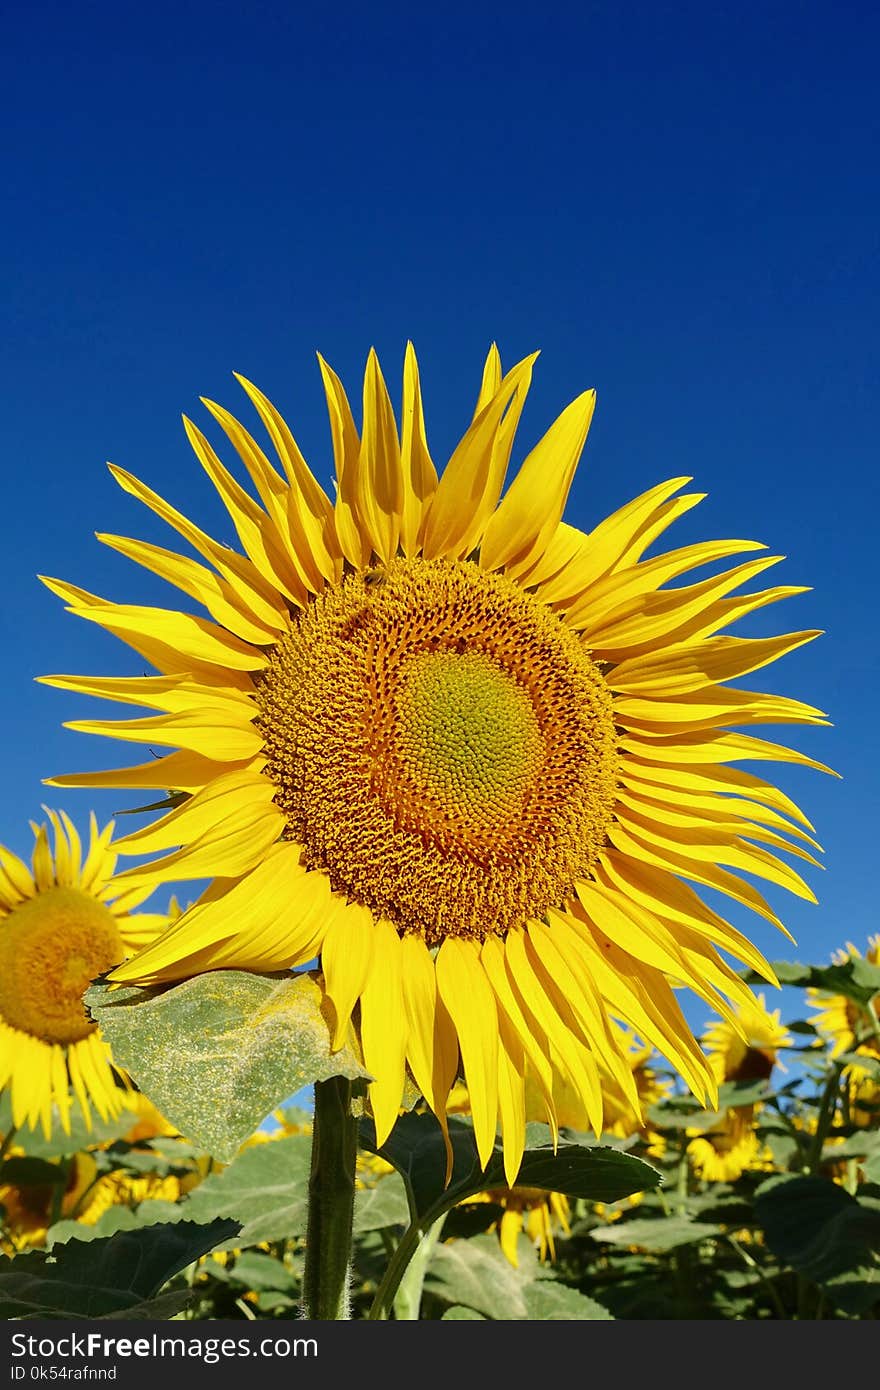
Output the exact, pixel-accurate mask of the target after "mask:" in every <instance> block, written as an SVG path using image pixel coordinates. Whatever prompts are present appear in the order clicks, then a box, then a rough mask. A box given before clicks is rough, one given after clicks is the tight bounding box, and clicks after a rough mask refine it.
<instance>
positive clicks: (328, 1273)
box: [302, 1076, 357, 1322]
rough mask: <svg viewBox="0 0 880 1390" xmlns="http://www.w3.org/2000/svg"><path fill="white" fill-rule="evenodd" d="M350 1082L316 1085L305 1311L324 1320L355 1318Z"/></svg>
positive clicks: (353, 1139)
mask: <svg viewBox="0 0 880 1390" xmlns="http://www.w3.org/2000/svg"><path fill="white" fill-rule="evenodd" d="M351 1101H352V1083H351V1082H350V1081H348V1080H347V1079H346V1078H345V1077H342V1076H332V1077H330V1079H329V1080H328V1081H316V1082H315V1113H314V1126H313V1130H312V1169H311V1175H310V1177H309V1214H308V1224H307V1227H306V1263H305V1272H304V1275H303V1302H302V1311H303V1316H304V1317H306V1318H314V1319H317V1320H319V1321H321V1322H344V1321H346V1320H347V1319H348V1318H349V1317H350V1316H351V1307H350V1303H349V1278H350V1269H351V1240H352V1222H353V1219H354V1179H355V1166H356V1163H357V1119H356V1117H355V1116H354V1115H353V1114H352V1108H351Z"/></svg>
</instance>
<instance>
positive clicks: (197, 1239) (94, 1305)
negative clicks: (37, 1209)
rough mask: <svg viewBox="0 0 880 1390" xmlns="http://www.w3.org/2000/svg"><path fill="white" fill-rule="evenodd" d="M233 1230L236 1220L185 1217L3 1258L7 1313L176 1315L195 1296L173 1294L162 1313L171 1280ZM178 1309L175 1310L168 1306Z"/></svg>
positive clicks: (0, 1296)
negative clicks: (201, 1221) (206, 1221)
mask: <svg viewBox="0 0 880 1390" xmlns="http://www.w3.org/2000/svg"><path fill="white" fill-rule="evenodd" d="M232 1231H233V1223H230V1222H228V1221H219V1222H218V1221H215V1222H212V1223H211V1225H209V1226H196V1225H193V1224H191V1223H189V1222H181V1223H179V1224H178V1225H176V1226H167V1225H162V1226H152V1227H148V1228H145V1229H143V1230H139V1231H125V1232H120V1233H119V1234H118V1235H115V1236H111V1237H110V1239H109V1240H98V1241H78V1240H72V1241H70V1242H69V1243H68V1244H66V1245H60V1246H57V1247H56V1248H55V1249H53V1250H52V1251H51V1252H49V1253H47V1252H46V1251H42V1250H40V1251H33V1252H30V1253H29V1254H25V1255H16V1256H15V1257H14V1259H11V1258H7V1257H6V1256H0V1317H2V1318H22V1317H49V1318H105V1317H112V1316H114V1315H115V1316H117V1317H162V1316H164V1317H172V1316H173V1315H174V1313H175V1312H177V1311H179V1309H180V1308H181V1307H183V1306H185V1304H186V1302H187V1301H188V1300H189V1297H190V1295H189V1291H186V1292H185V1293H184V1294H183V1296H182V1297H181V1295H178V1294H177V1293H176V1292H174V1291H169V1292H171V1293H172V1297H171V1298H170V1299H164V1300H162V1301H161V1302H160V1303H159V1307H160V1308H163V1309H166V1311H164V1312H159V1311H157V1304H156V1301H155V1300H156V1295H157V1294H158V1293H159V1291H160V1289H161V1288H162V1286H163V1285H164V1284H166V1283H167V1282H168V1280H169V1279H171V1278H173V1276H174V1275H175V1274H177V1273H178V1272H179V1271H180V1270H181V1269H184V1268H186V1266H187V1265H189V1264H191V1263H192V1262H193V1260H196V1259H198V1258H199V1256H200V1255H203V1254H205V1253H206V1251H208V1250H210V1249H212V1247H213V1246H214V1245H215V1244H216V1243H217V1242H218V1241H220V1240H222V1239H223V1238H224V1237H229V1236H230V1235H231V1234H232ZM168 1309H173V1311H167V1310H168Z"/></svg>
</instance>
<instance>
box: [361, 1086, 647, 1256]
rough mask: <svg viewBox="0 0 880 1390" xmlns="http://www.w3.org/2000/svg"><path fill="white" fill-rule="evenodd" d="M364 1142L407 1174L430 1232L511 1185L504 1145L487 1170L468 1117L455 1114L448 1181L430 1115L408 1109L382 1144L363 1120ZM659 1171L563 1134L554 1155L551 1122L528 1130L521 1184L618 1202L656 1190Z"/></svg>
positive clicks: (495, 1151)
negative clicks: (451, 1213) (472, 1201)
mask: <svg viewBox="0 0 880 1390" xmlns="http://www.w3.org/2000/svg"><path fill="white" fill-rule="evenodd" d="M360 1135H361V1144H362V1146H363V1147H364V1148H365V1149H368V1150H370V1152H372V1153H378V1154H379V1155H380V1156H381V1157H382V1158H384V1159H386V1160H387V1161H388V1162H389V1163H391V1164H392V1165H393V1166H394V1167H395V1168H396V1169H397V1171H398V1172H399V1173H400V1174H401V1176H402V1177H403V1180H404V1182H405V1183H406V1187H407V1192H408V1193H409V1197H410V1203H411V1206H412V1210H413V1211H414V1212H415V1213H416V1214H417V1216H418V1220H419V1223H420V1225H422V1226H423V1228H425V1229H427V1226H429V1225H431V1224H432V1223H433V1222H434V1221H435V1220H436V1219H437V1217H438V1216H440V1215H441V1214H442V1213H443V1212H444V1211H448V1210H449V1208H450V1207H453V1206H455V1205H457V1203H459V1202H461V1201H463V1200H464V1198H465V1197H470V1196H473V1195H474V1194H475V1193H477V1192H487V1191H491V1190H492V1189H493V1188H498V1187H500V1188H506V1187H507V1179H506V1178H505V1176H504V1163H503V1155H502V1150H501V1146H500V1144H496V1145H495V1148H494V1149H493V1152H492V1155H491V1157H490V1159H489V1163H488V1165H487V1167H486V1169H485V1171H483V1170H482V1168H481V1166H480V1161H479V1157H478V1155H477V1147H476V1143H475V1141H474V1132H473V1126H472V1125H471V1124H470V1122H469V1121H468V1120H466V1119H464V1118H463V1117H462V1116H458V1115H453V1116H450V1119H449V1139H450V1143H451V1145H452V1153H453V1169H452V1177H451V1179H450V1182H449V1184H448V1186H447V1185H446V1181H445V1179H446V1150H445V1148H444V1144H443V1135H442V1132H441V1129H440V1126H439V1124H438V1122H437V1120H436V1119H435V1117H434V1116H433V1115H431V1114H427V1113H426V1114H420V1115H419V1114H414V1113H410V1114H406V1115H401V1116H400V1118H399V1119H398V1120H397V1123H396V1124H395V1126H394V1128H393V1130H392V1131H391V1134H390V1135H389V1137H388V1139H387V1140H386V1142H385V1143H384V1144H383V1145H382V1147H381V1148H377V1147H376V1141H375V1130H374V1129H373V1125H372V1122H371V1121H369V1120H363V1121H362V1122H361V1129H360ZM659 1181H660V1174H659V1173H658V1172H657V1170H656V1169H655V1168H652V1167H651V1166H650V1164H648V1163H645V1162H644V1161H643V1160H642V1159H640V1158H635V1157H634V1156H633V1155H632V1154H626V1153H623V1152H621V1151H620V1150H619V1149H613V1148H610V1147H604V1146H596V1147H590V1146H588V1145H584V1144H579V1143H575V1142H572V1141H571V1140H569V1139H566V1138H564V1137H562V1136H560V1140H559V1147H558V1150H557V1152H556V1153H555V1154H554V1152H553V1145H552V1143H551V1140H550V1132H549V1130H548V1128H547V1126H546V1125H540V1124H530V1125H528V1126H527V1127H526V1148H525V1152H524V1153H523V1158H522V1163H521V1165H520V1169H519V1172H518V1174H517V1177H516V1185H518V1186H521V1187H540V1188H543V1189H544V1190H546V1191H548V1192H562V1193H564V1194H565V1195H566V1196H567V1197H584V1198H586V1199H588V1200H589V1201H594V1202H614V1201H617V1200H618V1199H619V1198H620V1197H628V1196H630V1195H631V1194H632V1193H633V1192H642V1191H645V1190H646V1189H649V1188H653V1187H656V1186H657V1184H658V1183H659Z"/></svg>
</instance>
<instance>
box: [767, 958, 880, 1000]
mask: <svg viewBox="0 0 880 1390" xmlns="http://www.w3.org/2000/svg"><path fill="white" fill-rule="evenodd" d="M771 964H772V966H773V969H774V970H775V972H776V977H777V979H778V980H779V983H780V984H781V985H796V986H798V987H799V988H801V989H806V988H808V987H809V988H812V989H818V990H821V991H822V992H823V993H825V994H842V995H844V996H845V998H847V999H852V1000H853V1001H854V1003H856V1004H858V1005H860V1006H861V1007H862V1008H863V1007H864V1006H865V1004H867V1003H868V1001H869V1000H870V999H872V998H873V997H874V995H875V994H877V993H878V991H880V966H876V965H871V964H869V962H868V961H866V960H864V959H862V958H861V957H859V956H856V957H855V958H854V959H852V960H846V961H843V962H842V963H841V964H838V965H822V966H819V965H801V964H800V962H799V961H790V960H774V961H772V962H771ZM743 979H744V980H745V981H746V983H747V984H751V985H760V984H766V981H765V980H764V979H763V977H762V976H761V975H758V974H757V973H756V972H755V971H754V970H747V971H745V972H744V973H743Z"/></svg>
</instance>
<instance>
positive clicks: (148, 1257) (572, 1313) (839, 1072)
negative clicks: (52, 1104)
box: [0, 938, 880, 1320]
mask: <svg viewBox="0 0 880 1390" xmlns="http://www.w3.org/2000/svg"><path fill="white" fill-rule="evenodd" d="M777 973H778V975H779V978H780V980H781V981H783V982H785V984H786V986H787V989H786V994H787V996H790V997H792V998H797V997H798V996H800V998H801V999H802V1000H803V1001H804V1003H805V1004H806V1005H807V1007H806V1008H804V1009H803V1010H801V1011H800V1012H801V1015H802V1016H799V1017H797V1018H792V1019H791V1020H790V1021H789V1022H788V1023H787V1024H782V1023H781V1022H780V1013H779V1010H778V1009H777V1010H775V1011H773V1013H769V1012H768V1011H767V1010H766V1009H765V1008H764V1007H763V1003H762V1002H759V1004H758V1005H757V1007H755V1008H754V1009H753V1010H752V1011H750V1012H749V1013H748V1015H746V1016H744V1017H743V1018H742V1020H741V1021H742V1022H743V1024H744V1025H745V1026H744V1032H745V1038H744V1039H743V1038H742V1037H741V1036H740V1035H739V1034H738V1033H737V1032H736V1031H735V1030H734V1029H733V1028H731V1027H729V1026H728V1025H726V1024H725V1025H721V1026H718V1025H716V1026H715V1027H714V1028H712V1029H710V1030H708V1031H707V1034H706V1035H705V1037H704V1039H703V1041H704V1043H705V1045H706V1047H707V1051H708V1055H709V1057H710V1059H711V1061H712V1063H713V1066H714V1067H715V1068H716V1069H717V1074H718V1076H719V1080H720V1087H719V1102H718V1107H717V1109H714V1110H705V1109H703V1108H702V1107H701V1106H700V1105H699V1104H698V1103H697V1102H696V1101H695V1100H694V1099H693V1097H691V1096H688V1095H687V1094H685V1093H684V1092H683V1091H682V1089H681V1087H680V1085H677V1084H676V1078H675V1077H674V1076H673V1075H671V1074H670V1072H669V1070H668V1068H667V1069H664V1068H663V1066H662V1064H660V1063H659V1060H658V1058H657V1057H656V1055H655V1054H653V1053H652V1052H651V1051H650V1050H649V1049H645V1048H640V1047H636V1046H633V1048H632V1050H631V1052H630V1063H631V1066H632V1072H633V1076H634V1078H635V1080H636V1084H637V1088H638V1092H639V1096H640V1098H641V1100H642V1103H643V1115H642V1119H641V1122H639V1121H637V1119H636V1117H635V1115H634V1114H633V1112H632V1111H631V1110H630V1109H629V1107H628V1105H627V1104H626V1103H625V1102H624V1101H623V1100H622V1097H621V1096H620V1095H619V1094H614V1093H609V1095H608V1096H607V1114H608V1129H607V1131H605V1132H603V1133H602V1134H601V1136H600V1139H599V1142H598V1144H597V1142H596V1139H595V1136H593V1135H586V1134H584V1133H581V1132H578V1131H577V1130H574V1129H571V1128H568V1127H562V1128H561V1129H560V1131H559V1136H558V1144H557V1147H556V1151H555V1154H554V1149H553V1144H552V1142H551V1139H550V1136H549V1133H548V1130H547V1127H546V1125H544V1124H541V1123H530V1124H529V1126H528V1129H527V1138H526V1146H525V1151H524V1154H523V1161H522V1166H521V1169H520V1172H519V1173H518V1174H517V1176H516V1181H515V1182H514V1184H513V1186H508V1185H507V1183H506V1181H505V1177H504V1171H503V1157H502V1154H501V1152H500V1150H499V1149H496V1150H495V1152H494V1153H493V1155H492V1157H491V1158H490V1162H489V1165H488V1168H487V1169H486V1170H485V1171H484V1170H482V1169H481V1165H480V1160H479V1158H478V1155H477V1150H476V1145H475V1140H474V1134H473V1125H472V1121H471V1118H470V1115H469V1107H468V1096H467V1092H466V1091H465V1090H464V1088H463V1087H462V1086H458V1087H457V1088H456V1089H455V1091H454V1092H453V1102H454V1104H453V1105H452V1107H451V1108H452V1113H450V1115H449V1119H448V1132H449V1140H450V1143H451V1146H452V1154H453V1167H452V1172H451V1177H450V1181H449V1183H448V1184H447V1183H446V1181H445V1176H446V1174H445V1163H446V1159H445V1153H444V1140H443V1134H442V1131H441V1128H440V1125H439V1123H438V1121H437V1119H436V1118H435V1117H434V1116H433V1115H432V1114H431V1113H430V1112H429V1111H427V1110H426V1108H425V1107H424V1106H423V1105H420V1104H419V1103H418V1102H416V1103H414V1104H413V1106H412V1108H411V1109H409V1110H406V1111H404V1112H403V1113H402V1114H401V1115H400V1117H399V1118H398V1120H397V1122H396V1123H395V1125H394V1126H393V1128H392V1131H391V1134H390V1136H389V1138H388V1139H387V1141H386V1142H385V1144H383V1145H382V1146H381V1147H380V1146H377V1145H376V1143H375V1129H374V1127H373V1125H372V1122H371V1121H370V1120H369V1119H368V1118H366V1117H363V1118H361V1120H360V1122H359V1141H358V1153H357V1166H356V1178H355V1203H354V1222H353V1230H354V1239H353V1245H352V1264H351V1274H350V1288H349V1297H350V1308H349V1315H350V1316H351V1317H352V1318H402V1319H419V1318H421V1319H438V1318H471V1319H480V1318H482V1319H498V1320H510V1319H536V1320H544V1319H565V1320H570V1319H607V1318H617V1319H621V1318H623V1319H626V1318H633V1319H639V1318H647V1319H656V1318H663V1319H694V1318H698V1319H706V1318H723V1319H780V1318H781V1319H811V1320H812V1319H853V1318H855V1319H863V1318H876V1317H877V1316H878V1314H880V1259H878V1253H877V1252H878V1248H880V1028H878V1021H877V1012H876V1000H877V999H878V997H880V939H877V938H875V939H874V940H873V941H872V942H869V944H868V949H867V952H866V954H865V955H864V956H862V955H861V954H860V953H859V952H858V951H857V950H856V949H855V948H854V947H852V946H850V947H849V948H848V949H846V950H844V951H841V952H840V953H839V954H838V956H837V958H836V960H835V963H834V964H832V965H830V966H826V967H803V966H799V965H795V964H791V963H784V962H780V963H778V964H777ZM242 983H245V984H246V983H247V981H246V978H245V979H244V980H243V979H242V977H236V976H232V978H230V979H229V980H228V981H224V985H225V989H224V996H225V998H226V999H227V1000H228V999H229V998H230V997H234V995H235V991H236V988H237V987H238V986H240V985H241V984H242ZM804 987H805V993H804ZM178 988H179V989H180V988H184V987H178ZM170 994H171V995H173V994H174V991H171V992H170ZM162 997H163V996H157V1000H158V999H161V998H162ZM164 997H165V1004H164V1006H163V1007H164V1008H165V1009H166V1010H167V1011H168V1013H169V1022H170V1021H171V1016H172V1015H174V1014H175V1013H176V1016H177V1017H178V1018H179V1017H181V1016H182V1009H183V1007H184V1001H183V1000H173V999H172V998H170V996H168V995H166V996H164ZM201 1003H202V1005H204V1006H205V1007H208V1005H209V1001H208V1000H207V999H203V1000H202V1001H201ZM192 1007H193V1003H192V1001H190V1003H189V1004H187V1005H186V1008H187V1009H191V1008H192ZM108 1017H109V1012H108ZM229 1024H230V1020H229V1018H226V1019H225V1020H224V1025H225V1028H226V1036H227V1037H228V1038H229V1040H230V1047H232V1032H233V1030H231V1029H230V1028H229ZM115 1028H116V1025H112V1026H111V1029H110V1031H111V1034H112V1035H113V1036H114V1038H115ZM123 1033H124V1030H120V1033H119V1037H120V1041H121V1040H122V1037H123ZM160 1038H161V1032H158V1033H157V1034H156V1039H157V1041H156V1043H154V1047H155V1049H156V1050H155V1055H151V1053H150V1050H149V1049H143V1050H142V1055H141V1056H140V1058H139V1064H135V1070H136V1071H139V1072H141V1073H142V1074H143V1076H144V1077H147V1076H149V1075H151V1068H155V1069H156V1072H157V1075H158V1073H159V1071H160V1070H161V1067H162V1061H161V1054H162V1048H161V1043H160V1042H159V1041H158V1040H159V1039H160ZM127 1046H129V1045H127V1044H126V1043H122V1050H123V1053H124V1055H126V1056H129V1053H128V1051H127ZM133 1056H134V1054H133V1053H132V1054H131V1057H132V1058H133ZM211 1065H213V1067H214V1073H213V1076H212V1074H211V1070H210V1066H209V1064H208V1063H207V1062H206V1060H205V1057H204V1056H202V1057H200V1056H199V1054H198V1053H197V1052H196V1051H195V1050H193V1051H192V1052H191V1053H189V1054H188V1052H187V1045H186V1044H184V1046H183V1048H182V1055H181V1057H180V1059H179V1063H178V1068H179V1070H178V1074H177V1077H176V1078H175V1080H174V1081H173V1082H172V1084H171V1085H169V1084H168V1082H167V1081H166V1082H165V1084H164V1085H160V1086H159V1089H160V1090H161V1091H162V1094H163V1095H167V1096H168V1098H169V1099H171V1098H172V1097H174V1099H173V1101H172V1104H173V1107H174V1109H175V1112H176V1113H181V1114H185V1113H187V1111H188V1110H189V1109H191V1110H192V1113H193V1114H194V1115H195V1114H196V1113H197V1111H198V1100H199V1093H200V1091H203V1088H204V1087H206V1086H208V1085H210V1084H211V1082H212V1081H213V1083H214V1084H215V1085H216V1086H217V1088H218V1090H219V1089H221V1088H223V1086H224V1079H223V1070H224V1068H223V1066H222V1065H219V1064H218V1063H217V1061H216V1059H215V1061H214V1062H213V1064H211ZM259 1072H260V1064H259V1062H258V1061H257V1060H256V1059H255V1061H254V1067H253V1069H252V1074H251V1076H250V1078H249V1081H248V1083H247V1084H249V1085H251V1086H253V1085H254V1084H255V1082H256V1080H257V1077H258V1074H259ZM242 1095H243V1092H242ZM120 1102H121V1105H122V1109H121V1110H120V1111H119V1112H118V1113H115V1114H114V1115H113V1116H112V1118H110V1119H106V1120H102V1119H100V1118H98V1117H95V1118H94V1120H93V1122H92V1126H91V1129H88V1130H87V1129H86V1128H85V1126H84V1124H83V1123H82V1120H74V1121H73V1122H72V1124H71V1127H70V1132H69V1133H65V1132H64V1131H62V1130H60V1129H59V1130H56V1131H55V1132H54V1133H53V1134H52V1137H51V1138H45V1137H44V1136H43V1135H42V1134H40V1133H39V1132H34V1131H32V1130H27V1129H25V1130H18V1131H16V1129H15V1128H14V1127H13V1126H12V1125H11V1120H10V1107H9V1103H8V1101H6V1103H5V1105H4V1109H3V1111H2V1112H0V1126H2V1128H3V1130H4V1131H5V1136H6V1137H5V1139H4V1141H3V1145H2V1147H3V1162H2V1168H0V1210H2V1250H3V1255H2V1257H0V1305H2V1308H3V1315H4V1316H5V1317H7V1318H10V1317H11V1318H22V1317H24V1318H27V1317H46V1316H48V1317H53V1318H80V1317H84V1316H88V1317H99V1318H100V1317H108V1316H111V1315H115V1316H117V1317H118V1316H128V1317H138V1318H142V1317H152V1318H172V1319H175V1320H189V1319H205V1318H209V1319H210V1318H231V1319H237V1318H242V1319H247V1320H253V1319H269V1320H272V1319H276V1320H277V1319H290V1318H294V1317H298V1316H299V1315H300V1310H301V1307H302V1299H303V1277H304V1252H305V1243H306V1235H307V1218H308V1208H309V1191H308V1188H309V1173H310V1166H311V1131H312V1112H311V1107H310V1106H309V1105H308V1104H305V1105H303V1106H301V1107H292V1106H290V1105H287V1106H284V1107H281V1108H277V1109H275V1110H274V1111H273V1112H272V1114H271V1115H270V1116H269V1117H268V1119H267V1120H266V1122H265V1123H263V1124H261V1125H260V1126H259V1127H258V1128H256V1129H255V1130H254V1132H253V1133H251V1134H249V1135H248V1137H247V1138H245V1139H244V1140H243V1142H241V1143H240V1144H239V1145H238V1147H237V1148H234V1147H233V1145H234V1143H235V1138H237V1133H238V1132H239V1131H238V1126H237V1124H236V1123H233V1122H231V1120H230V1118H229V1115H230V1114H231V1112H227V1114H226V1115H221V1116H219V1117H217V1118H216V1119H215V1120H214V1121H212V1122H211V1124H210V1125H209V1124H208V1122H207V1121H206V1120H205V1119H202V1120H200V1121H198V1122H197V1128H198V1129H199V1131H200V1133H201V1134H202V1135H204V1134H205V1133H207V1132H208V1130H209V1129H210V1130H211V1131H212V1132H213V1133H214V1134H215V1135H216V1136H217V1138H218V1143H217V1144H216V1145H215V1147H219V1148H220V1149H221V1151H222V1152H223V1155H224V1158H223V1159H222V1160H220V1159H218V1158H217V1157H215V1156H214V1154H213V1153H212V1152H211V1151H210V1149H209V1148H207V1147H206V1144H205V1142H204V1140H203V1141H202V1142H194V1141H193V1140H192V1139H190V1138H187V1137H186V1135H185V1134H183V1133H181V1132H180V1131H179V1129H178V1128H176V1127H175V1125H174V1124H172V1123H170V1122H169V1120H168V1119H167V1118H166V1117H165V1116H164V1115H163V1114H162V1113H161V1112H160V1111H159V1110H158V1109H157V1107H156V1106H155V1105H154V1104H153V1102H152V1101H150V1100H148V1099H147V1097H146V1095H145V1094H143V1093H141V1092H138V1091H135V1090H133V1089H130V1088H129V1089H127V1090H125V1091H124V1092H121V1094H120ZM258 1108H259V1104H258ZM202 1113H203V1112H202ZM221 1136H222V1139H221Z"/></svg>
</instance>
